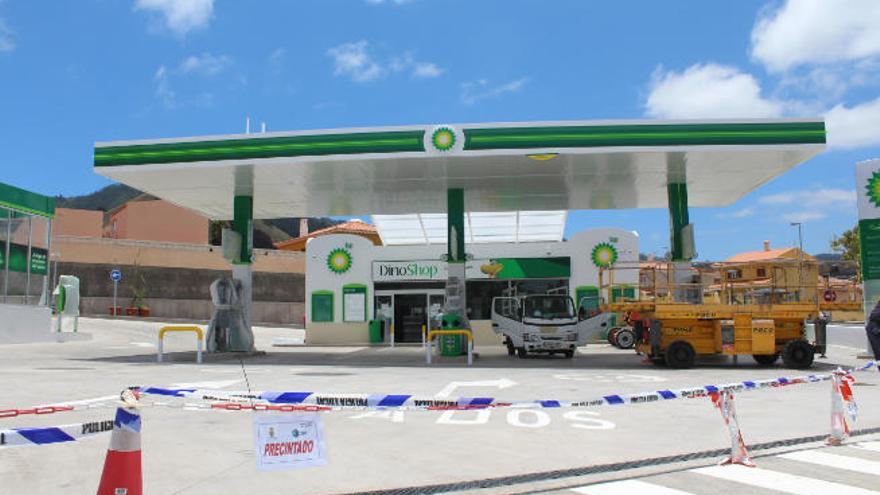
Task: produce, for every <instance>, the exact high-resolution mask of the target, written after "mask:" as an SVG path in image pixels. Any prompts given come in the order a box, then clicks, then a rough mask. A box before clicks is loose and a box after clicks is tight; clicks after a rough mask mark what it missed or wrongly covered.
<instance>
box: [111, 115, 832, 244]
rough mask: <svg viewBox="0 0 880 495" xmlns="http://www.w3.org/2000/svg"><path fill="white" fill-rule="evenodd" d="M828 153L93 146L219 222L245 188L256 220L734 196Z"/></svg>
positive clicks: (700, 124) (658, 136) (661, 137)
mask: <svg viewBox="0 0 880 495" xmlns="http://www.w3.org/2000/svg"><path fill="white" fill-rule="evenodd" d="M824 148H825V125H824V122H823V121H821V120H806V119H785V120H737V121H629V122H620V121H599V122H595V121H594V122H589V121H580V122H518V123H494V124H455V125H434V126H431V125H428V126H401V127H384V128H362V129H334V130H320V131H298V132H276V133H265V134H245V135H242V134H237V135H228V136H207V137H194V138H173V139H158V140H151V141H127V142H122V141H117V142H107V143H97V144H96V145H95V171H96V172H97V173H99V174H101V175H103V176H105V177H108V178H110V179H113V180H117V181H119V182H122V183H124V184H128V185H130V186H132V187H135V188H137V189H139V190H141V191H144V192H147V193H150V194H152V195H154V196H157V197H159V198H162V199H165V200H167V201H170V202H172V203H175V204H177V205H179V206H182V207H185V208H189V209H191V210H193V211H196V212H198V213H200V214H202V215H205V216H208V217H210V218H213V219H218V220H224V219H230V218H232V217H233V197H234V196H241V195H244V196H251V197H253V214H254V217H255V218H276V217H289V216H324V215H345V216H357V215H396V214H408V213H413V212H420V213H437V214H440V213H444V212H445V211H446V191H447V188H462V189H464V190H465V208H466V209H467V210H471V211H484V212H516V211H528V210H554V211H555V210H586V209H615V208H665V207H666V206H667V201H668V198H667V185H668V184H670V183H682V182H684V183H687V193H688V204H689V205H690V206H724V205H729V204H731V203H733V202H734V201H736V200H737V199H739V198H740V197H742V196H743V195H745V194H747V193H748V192H750V191H752V190H753V189H755V188H756V187H758V186H760V185H761V184H763V183H765V182H767V181H768V180H770V179H772V178H774V177H776V176H778V175H780V174H782V173H784V172H786V171H787V170H789V169H790V168H792V167H794V166H795V165H797V164H799V163H801V162H803V161H805V160H808V159H809V158H810V157H812V156H814V155H815V154H817V153H820V152H821V151H822V150H823V149H824ZM506 218H508V220H506V221H507V222H508V225H514V224H517V225H520V224H521V222H515V221H514V220H510V219H509V218H510V216H508V217H506ZM422 219H423V220H427V221H428V223H429V224H431V222H432V221H433V220H432V219H433V217H428V216H424V217H423V218H422ZM412 225H415V224H412ZM386 230H387V229H386ZM526 234H527V232H526ZM422 236H423V237H425V238H429V237H430V236H429V235H428V234H422ZM410 238H411V239H412V238H413V237H412V236H410ZM521 238H522V237H521Z"/></svg>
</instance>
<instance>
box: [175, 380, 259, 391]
mask: <svg viewBox="0 0 880 495" xmlns="http://www.w3.org/2000/svg"><path fill="white" fill-rule="evenodd" d="M243 381H244V380H241V379H238V380H208V381H201V382H179V383H172V384H171V385H170V386H168V387H167V388H204V389H209V390H215V389H220V388H226V387H230V386H232V385H235V384H237V383H241V382H243Z"/></svg>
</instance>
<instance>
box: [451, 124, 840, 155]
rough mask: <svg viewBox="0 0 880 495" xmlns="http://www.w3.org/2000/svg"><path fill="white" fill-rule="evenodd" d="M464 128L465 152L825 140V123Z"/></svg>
mask: <svg viewBox="0 0 880 495" xmlns="http://www.w3.org/2000/svg"><path fill="white" fill-rule="evenodd" d="M464 132H465V145H464V149H465V150H486V149H497V148H580V147H585V148H586V147H611V146H682V145H690V146H700V145H725V144H736V145H755V144H824V143H825V124H824V123H823V122H792V123H756V124H668V125H651V124H646V125H642V124H636V125H613V126H569V127H507V128H484V129H466V130H465V131H464Z"/></svg>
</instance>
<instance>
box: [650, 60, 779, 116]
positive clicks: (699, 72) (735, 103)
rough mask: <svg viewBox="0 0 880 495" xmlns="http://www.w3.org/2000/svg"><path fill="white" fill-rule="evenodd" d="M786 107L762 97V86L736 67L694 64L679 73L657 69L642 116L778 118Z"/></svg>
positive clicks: (652, 78)
mask: <svg viewBox="0 0 880 495" xmlns="http://www.w3.org/2000/svg"><path fill="white" fill-rule="evenodd" d="M784 107H785V103H784V102H781V101H776V100H772V99H767V98H764V97H762V96H761V86H760V85H759V84H758V81H757V80H756V79H755V78H754V77H753V76H752V75H751V74H746V73H743V72H740V71H739V70H738V69H737V68H735V67H730V66H725V65H718V64H712V63H709V64H694V65H692V66H690V67H688V68H687V69H685V70H684V71H682V72H675V71H672V70H669V71H667V70H664V69H663V68H662V67H658V68H657V69H656V70H655V71H654V74H653V75H652V77H651V83H650V93H649V95H648V98H647V100H646V102H645V112H646V113H647V114H648V115H650V116H652V117H658V118H671V119H682V118H743V117H748V118H759V117H778V116H779V115H781V114H782V112H783V110H784Z"/></svg>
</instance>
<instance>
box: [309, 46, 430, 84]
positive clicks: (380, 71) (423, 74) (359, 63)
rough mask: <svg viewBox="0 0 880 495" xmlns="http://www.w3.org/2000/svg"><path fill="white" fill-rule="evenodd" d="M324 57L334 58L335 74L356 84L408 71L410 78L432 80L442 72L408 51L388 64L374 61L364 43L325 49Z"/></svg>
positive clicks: (392, 58) (393, 58)
mask: <svg viewBox="0 0 880 495" xmlns="http://www.w3.org/2000/svg"><path fill="white" fill-rule="evenodd" d="M327 55H329V56H330V57H332V58H333V65H334V68H333V73H334V74H335V75H337V76H344V77H348V78H350V79H351V80H352V81H354V82H359V83H364V82H370V81H375V80H376V79H379V78H381V77H383V76H385V75H386V74H389V73H392V74H397V73H401V72H409V73H410V75H411V76H412V77H416V78H419V79H431V78H435V77H439V76H440V75H442V74H443V73H444V72H445V71H444V70H443V69H442V68H440V67H438V66H437V64H435V63H433V62H421V61H418V60H416V59H415V58H414V57H413V55H412V53H410V52H406V53H404V54H403V55H399V56H394V57H391V59H390V60H388V61H387V62H383V61H380V60H377V59H376V57H374V56H373V55H372V54H371V53H370V51H369V43H368V42H367V41H366V40H360V41H357V42H354V43H343V44H341V45H339V46H336V47H333V48H331V49H329V50H327Z"/></svg>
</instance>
